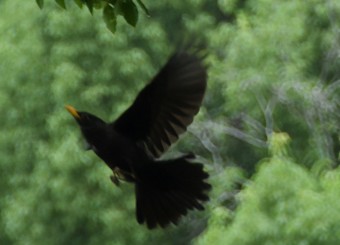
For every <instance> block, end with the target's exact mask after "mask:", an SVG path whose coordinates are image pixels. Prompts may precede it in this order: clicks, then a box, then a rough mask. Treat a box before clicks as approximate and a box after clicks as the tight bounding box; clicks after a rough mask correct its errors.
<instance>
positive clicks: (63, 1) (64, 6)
mask: <svg viewBox="0 0 340 245" xmlns="http://www.w3.org/2000/svg"><path fill="white" fill-rule="evenodd" d="M55 1H56V2H57V4H58V5H59V6H60V7H62V8H63V9H66V5H65V0H55Z"/></svg>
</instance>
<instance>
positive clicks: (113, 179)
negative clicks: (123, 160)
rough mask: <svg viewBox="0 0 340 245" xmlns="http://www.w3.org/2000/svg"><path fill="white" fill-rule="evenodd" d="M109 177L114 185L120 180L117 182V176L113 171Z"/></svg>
mask: <svg viewBox="0 0 340 245" xmlns="http://www.w3.org/2000/svg"><path fill="white" fill-rule="evenodd" d="M110 179H111V181H112V183H113V184H115V186H117V187H119V185H120V182H119V176H118V174H117V172H113V175H111V176H110Z"/></svg>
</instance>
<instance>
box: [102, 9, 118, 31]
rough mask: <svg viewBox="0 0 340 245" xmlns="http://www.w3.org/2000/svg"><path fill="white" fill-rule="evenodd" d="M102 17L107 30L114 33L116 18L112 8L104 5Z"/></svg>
mask: <svg viewBox="0 0 340 245" xmlns="http://www.w3.org/2000/svg"><path fill="white" fill-rule="evenodd" d="M103 17H104V21H105V24H106V26H107V28H108V29H109V30H110V31H111V32H112V33H115V32H116V27H117V16H116V13H115V10H114V8H113V7H112V6H110V5H106V6H105V8H104V10H103Z"/></svg>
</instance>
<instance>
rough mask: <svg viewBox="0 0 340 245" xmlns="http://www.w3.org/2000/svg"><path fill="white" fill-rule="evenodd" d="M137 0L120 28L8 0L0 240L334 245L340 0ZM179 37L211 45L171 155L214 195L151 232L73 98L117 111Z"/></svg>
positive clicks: (1, 96)
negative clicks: (86, 134) (132, 16)
mask: <svg viewBox="0 0 340 245" xmlns="http://www.w3.org/2000/svg"><path fill="white" fill-rule="evenodd" d="M144 3H145V4H146V6H148V9H149V11H150V14H151V17H147V16H146V15H145V14H144V13H143V11H141V10H140V13H139V20H138V24H137V26H136V27H135V28H132V27H131V26H129V25H128V24H127V23H125V22H124V21H118V26H117V30H116V33H115V34H114V35H113V34H112V33H111V32H110V31H109V30H108V29H107V28H106V26H105V23H104V22H103V20H102V16H101V14H100V13H97V12H95V13H94V16H91V15H90V13H89V12H88V10H87V9H85V8H83V9H82V10H81V9H79V8H78V7H76V5H75V4H74V3H73V2H72V1H70V2H69V4H68V10H67V11H65V10H62V9H61V8H60V7H59V6H57V4H56V3H55V2H54V1H45V6H44V8H43V9H42V10H40V9H39V8H38V6H37V5H36V3H35V1H33V0H30V1H10V0H2V1H0V11H1V15H0V112H1V116H0V175H1V177H0V244H117V245H123V244H165V245H166V244H197V245H210V244H214V245H215V244H217V245H219V244H221V245H222V244H223V245H229V244H231V245H234V244H238V245H248V244H254V245H257V244H259V245H271V244H272V245H277V244H279V245H280V244H282V245H286V244H290V245H295V244H296V245H310V244H315V245H319V244H325V245H333V244H334V245H337V244H340V232H339V230H340V169H339V167H338V166H339V163H340V159H339V149H340V123H339V122H340V80H339V79H340V1H338V0H309V1H285V0H258V1H254V0H214V1H212V0H186V1H183V0H171V1H151V0H145V1H144ZM119 18H121V17H119ZM181 40H193V41H196V40H199V41H203V42H205V43H206V46H207V50H208V53H209V55H208V57H207V59H206V62H207V64H208V66H209V81H208V91H207V94H206V97H205V101H204V105H203V107H202V109H201V111H200V113H199V115H198V116H197V117H196V119H195V122H194V123H193V125H192V126H191V127H190V128H189V132H188V133H187V134H185V135H184V136H183V137H182V140H181V141H180V142H179V143H178V144H177V145H175V146H174V147H173V148H172V149H171V150H170V152H169V153H168V154H169V155H171V154H176V153H178V152H188V151H192V152H194V153H196V154H198V155H199V156H200V160H201V161H202V162H204V163H205V165H206V169H207V171H208V172H209V173H210V175H211V178H210V182H211V183H212V185H213V191H212V192H211V201H210V202H209V203H208V204H207V205H206V210H205V211H204V212H192V213H190V215H189V216H187V217H185V218H184V219H183V220H182V222H181V224H180V225H179V226H178V227H169V228H167V229H165V230H161V229H158V230H154V231H149V230H147V228H146V227H144V226H140V225H138V224H137V222H136V220H135V214H134V190H133V186H131V185H129V184H123V185H121V187H119V188H118V187H116V186H114V185H113V184H112V183H111V181H110V179H109V175H110V174H111V173H110V170H109V169H108V167H106V166H105V164H103V163H102V162H101V161H100V160H99V159H98V158H97V157H95V156H94V154H93V153H92V152H85V151H84V147H83V142H82V139H81V135H80V132H79V130H78V127H77V125H76V124H75V122H74V120H73V119H72V118H71V117H70V115H69V114H68V113H67V111H65V109H64V105H65V104H71V105H74V106H75V107H76V108H78V109H80V110H86V111H89V112H92V113H94V114H96V115H98V116H100V117H102V118H103V119H105V120H113V119H115V118H116V117H117V116H118V115H120V113H122V111H124V109H126V108H127V106H128V105H129V104H130V103H131V102H132V100H133V99H134V97H135V96H136V94H137V93H138V91H139V90H140V89H141V88H142V87H143V86H145V84H146V83H147V81H149V80H150V79H151V78H152V76H153V75H154V74H155V72H156V71H157V70H158V69H159V68H160V67H161V66H162V64H164V62H165V61H166V60H167V58H168V57H169V55H170V54H171V52H173V51H174V50H175V48H176V46H178V42H180V41H181Z"/></svg>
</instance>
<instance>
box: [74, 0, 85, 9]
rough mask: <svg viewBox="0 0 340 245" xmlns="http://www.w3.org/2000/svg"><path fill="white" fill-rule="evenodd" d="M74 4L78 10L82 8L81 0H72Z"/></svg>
mask: <svg viewBox="0 0 340 245" xmlns="http://www.w3.org/2000/svg"><path fill="white" fill-rule="evenodd" d="M74 2H75V3H76V4H77V5H78V7H79V8H82V7H83V2H82V0H74Z"/></svg>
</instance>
